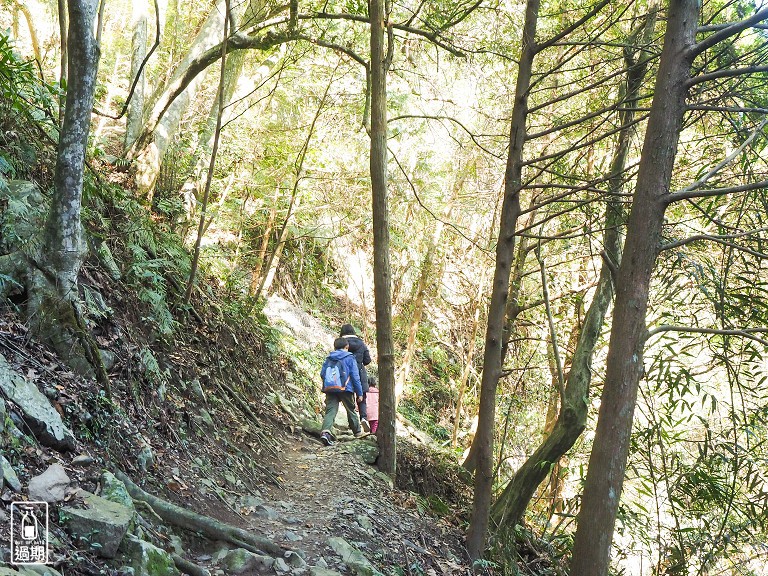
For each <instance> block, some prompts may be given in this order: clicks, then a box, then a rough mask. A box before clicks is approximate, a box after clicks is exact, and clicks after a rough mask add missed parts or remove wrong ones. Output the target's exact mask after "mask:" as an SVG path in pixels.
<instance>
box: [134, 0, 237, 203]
mask: <svg viewBox="0 0 768 576" xmlns="http://www.w3.org/2000/svg"><path fill="white" fill-rule="evenodd" d="M224 14H225V6H224V0H217V1H216V4H215V6H214V7H213V9H212V10H211V12H210V13H209V14H208V18H207V19H206V20H205V23H204V24H203V26H202V27H201V28H200V31H199V32H198V33H197V36H195V40H194V41H193V42H192V46H191V47H190V49H189V51H188V52H187V54H186V55H185V56H184V58H183V59H182V61H181V62H180V63H179V65H178V66H177V67H176V70H175V71H174V73H173V76H171V79H170V80H169V81H168V83H167V84H166V85H165V86H164V87H163V90H162V91H161V93H160V94H159V95H157V96H156V97H154V98H153V99H152V100H153V101H154V102H155V104H154V106H153V108H152V111H151V113H150V115H149V119H148V125H145V126H144V127H143V128H142V131H141V132H140V134H139V135H138V136H137V137H136V140H135V142H136V143H137V144H139V146H140V149H138V150H131V156H132V157H133V158H135V159H136V185H137V187H138V192H139V194H141V195H143V196H146V197H147V198H148V200H150V201H151V198H152V191H153V189H154V186H155V182H156V181H157V176H158V174H159V172H160V164H161V163H162V160H163V156H164V155H165V152H166V150H167V149H168V145H169V144H170V142H171V141H172V140H173V138H174V136H175V135H176V132H177V130H178V128H179V122H180V121H181V117H182V115H183V114H184V112H185V111H186V109H187V106H188V105H189V103H190V102H191V101H192V99H193V98H194V97H195V94H197V89H198V88H199V87H200V85H201V83H202V82H203V80H204V78H205V75H204V74H198V75H197V76H196V77H195V78H194V79H193V80H192V81H191V82H190V83H189V85H187V87H186V89H185V90H184V91H183V92H182V93H181V94H180V95H179V96H178V97H177V98H175V99H174V100H173V102H172V103H171V104H170V105H169V106H168V107H167V110H166V111H165V114H163V115H162V118H160V119H159V121H157V123H156V124H155V123H153V121H152V120H153V118H154V117H156V116H157V115H158V110H157V109H158V107H165V106H166V102H165V98H164V95H165V92H166V91H167V90H168V89H169V87H171V86H173V83H174V81H175V80H177V79H178V78H180V77H181V76H183V75H184V73H185V72H186V71H187V69H188V68H189V65H190V63H191V62H192V61H193V60H194V59H195V58H197V57H198V56H199V55H201V54H203V53H204V52H206V51H207V50H209V49H210V48H213V47H214V46H216V45H218V44H219V43H220V41H221V30H222V29H223V28H224ZM153 124H154V125H153Z"/></svg>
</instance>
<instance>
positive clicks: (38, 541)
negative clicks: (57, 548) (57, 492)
mask: <svg viewBox="0 0 768 576" xmlns="http://www.w3.org/2000/svg"><path fill="white" fill-rule="evenodd" d="M47 563H48V503H47V502H12V503H11V564H47Z"/></svg>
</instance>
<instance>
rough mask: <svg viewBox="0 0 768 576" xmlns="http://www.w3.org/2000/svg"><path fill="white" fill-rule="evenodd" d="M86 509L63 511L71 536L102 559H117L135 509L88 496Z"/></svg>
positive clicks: (61, 513) (63, 517)
mask: <svg viewBox="0 0 768 576" xmlns="http://www.w3.org/2000/svg"><path fill="white" fill-rule="evenodd" d="M83 501H84V502H85V504H86V508H69V507H67V508H62V509H61V511H60V515H61V518H62V520H64V521H65V522H66V524H65V526H66V529H67V532H69V533H70V534H72V536H73V537H76V538H79V539H81V540H84V541H86V542H87V543H88V544H89V545H90V546H91V548H93V549H94V550H95V551H96V554H97V555H98V556H101V557H102V558H114V557H115V555H116V554H117V549H118V547H119V546H120V542H121V541H122V540H123V537H124V536H125V534H126V533H127V532H128V529H129V528H130V526H131V523H132V522H133V516H134V511H133V509H132V508H128V507H127V506H123V505H121V504H117V503H115V502H111V501H109V500H107V499H105V498H101V497H99V496H95V495H93V494H88V493H85V496H84V497H83Z"/></svg>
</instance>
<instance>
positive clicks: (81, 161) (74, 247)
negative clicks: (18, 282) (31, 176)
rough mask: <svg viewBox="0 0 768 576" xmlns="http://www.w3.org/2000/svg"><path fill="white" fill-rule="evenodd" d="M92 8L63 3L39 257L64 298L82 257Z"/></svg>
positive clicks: (86, 1) (94, 54)
mask: <svg viewBox="0 0 768 576" xmlns="http://www.w3.org/2000/svg"><path fill="white" fill-rule="evenodd" d="M97 8H98V1H97V0H70V1H69V2H68V16H69V30H68V34H67V38H68V42H67V54H68V62H67V68H68V69H69V80H68V87H67V96H66V101H65V109H64V121H63V122H62V127H61V136H60V138H59V147H58V153H57V156H56V172H55V176H54V193H53V199H52V201H51V209H50V212H49V215H48V219H47V221H46V226H45V238H44V250H43V255H42V258H41V260H42V262H41V263H42V264H43V266H44V268H45V269H46V271H47V273H48V274H49V275H50V276H49V280H50V281H51V283H52V284H53V285H54V286H55V289H56V292H57V293H58V295H59V296H60V297H62V298H64V299H67V300H68V299H71V298H72V297H74V295H75V294H76V289H77V275H78V273H79V272H80V266H81V265H82V262H83V257H84V254H85V248H84V242H83V230H82V224H81V221H80V212H81V205H82V196H83V174H84V169H85V153H86V148H87V145H88V132H89V129H90V126H91V109H92V108H93V99H94V91H95V88H96V72H97V70H98V63H99V48H98V46H97V45H96V38H95V36H94V34H93V23H94V19H95V17H96V10H97Z"/></svg>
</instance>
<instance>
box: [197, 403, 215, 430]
mask: <svg viewBox="0 0 768 576" xmlns="http://www.w3.org/2000/svg"><path fill="white" fill-rule="evenodd" d="M200 419H201V420H202V421H203V422H205V425H206V426H208V428H211V429H214V428H216V423H215V422H214V421H213V417H212V416H211V414H210V412H208V410H206V409H205V408H201V409H200Z"/></svg>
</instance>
